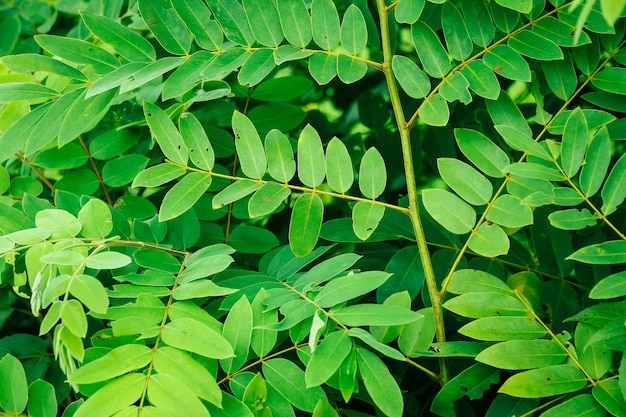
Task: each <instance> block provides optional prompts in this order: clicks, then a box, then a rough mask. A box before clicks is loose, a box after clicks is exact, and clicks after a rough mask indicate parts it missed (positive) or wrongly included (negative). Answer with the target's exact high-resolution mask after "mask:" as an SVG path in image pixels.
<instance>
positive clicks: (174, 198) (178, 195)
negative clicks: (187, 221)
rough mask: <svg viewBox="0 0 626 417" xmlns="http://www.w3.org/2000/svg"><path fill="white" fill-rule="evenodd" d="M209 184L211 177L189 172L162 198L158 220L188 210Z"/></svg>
mask: <svg viewBox="0 0 626 417" xmlns="http://www.w3.org/2000/svg"><path fill="white" fill-rule="evenodd" d="M210 185H211V177H210V176H208V175H206V174H204V173H202V172H190V173H189V174H187V175H185V176H184V177H183V179H181V180H180V181H179V182H178V183H177V184H176V185H174V186H173V187H172V188H171V189H170V190H169V191H168V192H167V194H166V195H165V197H164V198H163V203H162V204H161V208H160V210H159V221H166V220H171V219H173V218H175V217H178V216H180V215H181V214H183V213H184V212H186V211H187V210H189V209H190V208H191V207H192V206H193V205H194V204H195V203H196V202H197V201H198V199H200V197H202V195H203V194H204V192H205V191H206V190H207V189H208V188H209V186H210Z"/></svg>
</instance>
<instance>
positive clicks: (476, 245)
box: [469, 223, 510, 258]
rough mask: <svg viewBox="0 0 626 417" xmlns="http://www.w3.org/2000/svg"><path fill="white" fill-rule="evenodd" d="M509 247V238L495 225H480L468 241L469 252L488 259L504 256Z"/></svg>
mask: <svg viewBox="0 0 626 417" xmlns="http://www.w3.org/2000/svg"><path fill="white" fill-rule="evenodd" d="M509 247H510V242H509V238H508V237H507V235H506V233H505V232H504V230H502V228H501V227H500V226H499V225H497V224H489V223H482V224H481V225H480V226H478V229H477V230H476V231H475V232H474V233H473V234H472V236H471V237H470V240H469V248H470V249H471V250H473V251H474V252H476V253H478V254H479V255H482V256H487V257H489V258H494V257H496V256H500V255H506V254H507V253H508V252H509Z"/></svg>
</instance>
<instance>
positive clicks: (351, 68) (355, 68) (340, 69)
mask: <svg viewBox="0 0 626 417" xmlns="http://www.w3.org/2000/svg"><path fill="white" fill-rule="evenodd" d="M365 74H367V64H366V63H365V62H363V61H362V60H360V59H358V58H354V57H349V56H347V55H344V54H339V56H337V75H338V76H339V79H340V80H341V81H342V82H343V83H344V84H352V83H354V82H357V81H359V80H360V79H361V78H363V77H365Z"/></svg>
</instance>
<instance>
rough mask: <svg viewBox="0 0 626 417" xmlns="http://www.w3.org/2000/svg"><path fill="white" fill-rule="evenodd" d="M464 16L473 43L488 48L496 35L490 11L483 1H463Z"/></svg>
mask: <svg viewBox="0 0 626 417" xmlns="http://www.w3.org/2000/svg"><path fill="white" fill-rule="evenodd" d="M461 5H462V7H463V16H465V24H466V25H467V31H468V32H469V34H470V36H471V37H472V41H473V42H474V43H475V44H476V45H478V46H480V47H481V48H485V49H486V48H487V47H488V46H489V44H490V43H491V41H492V40H493V38H494V35H495V26H494V24H493V22H492V20H491V16H490V13H489V9H488V8H487V5H486V4H485V3H484V2H482V1H476V0H463V1H462V3H461Z"/></svg>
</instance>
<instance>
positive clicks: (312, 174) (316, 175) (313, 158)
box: [298, 125, 326, 188]
mask: <svg viewBox="0 0 626 417" xmlns="http://www.w3.org/2000/svg"><path fill="white" fill-rule="evenodd" d="M323 160H324V149H323V148H322V140H321V138H320V135H319V134H318V133H317V131H316V130H315V128H313V126H311V125H306V126H305V128H304V129H302V132H301V133H300V137H299V138H298V178H300V181H302V183H303V184H304V185H306V186H307V187H310V188H315V187H318V186H319V185H320V184H321V183H322V181H324V176H325V175H326V172H325V167H324V164H320V161H323Z"/></svg>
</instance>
